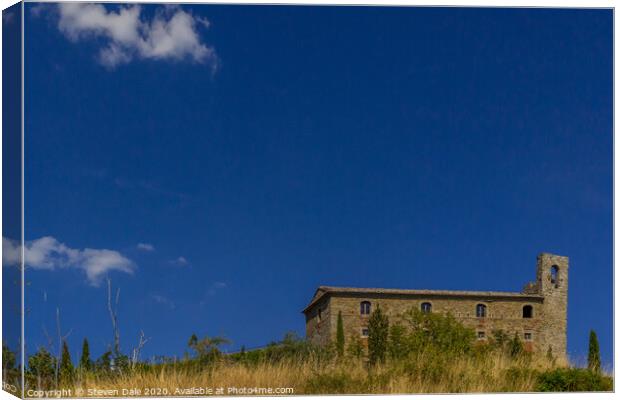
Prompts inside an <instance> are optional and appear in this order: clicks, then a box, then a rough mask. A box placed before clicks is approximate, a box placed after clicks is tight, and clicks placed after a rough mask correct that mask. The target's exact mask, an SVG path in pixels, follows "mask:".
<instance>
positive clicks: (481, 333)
mask: <svg viewBox="0 0 620 400" xmlns="http://www.w3.org/2000/svg"><path fill="white" fill-rule="evenodd" d="M485 337H486V335H485V333H484V332H483V331H480V332H478V340H484V338H485Z"/></svg>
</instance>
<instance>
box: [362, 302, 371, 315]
mask: <svg viewBox="0 0 620 400" xmlns="http://www.w3.org/2000/svg"><path fill="white" fill-rule="evenodd" d="M360 314H362V315H370V302H369V301H362V302H361V303H360Z"/></svg>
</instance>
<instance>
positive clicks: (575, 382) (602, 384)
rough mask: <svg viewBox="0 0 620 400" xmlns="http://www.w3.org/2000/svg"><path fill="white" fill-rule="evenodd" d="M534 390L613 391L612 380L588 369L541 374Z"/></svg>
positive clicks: (567, 369)
mask: <svg viewBox="0 0 620 400" xmlns="http://www.w3.org/2000/svg"><path fill="white" fill-rule="evenodd" d="M536 390H537V391H540V392H601V391H605V392H609V391H612V390H613V380H612V378H610V377H608V376H603V375H601V374H599V373H595V372H594V371H592V370H589V369H579V368H558V369H554V370H551V371H546V372H543V373H541V374H540V375H539V377H538V382H537V385H536Z"/></svg>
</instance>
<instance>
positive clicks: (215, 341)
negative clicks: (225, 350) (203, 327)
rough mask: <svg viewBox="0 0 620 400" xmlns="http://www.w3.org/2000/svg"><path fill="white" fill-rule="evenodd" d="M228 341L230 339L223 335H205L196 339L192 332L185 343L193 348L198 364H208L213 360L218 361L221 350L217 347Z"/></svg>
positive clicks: (220, 356)
mask: <svg viewBox="0 0 620 400" xmlns="http://www.w3.org/2000/svg"><path fill="white" fill-rule="evenodd" d="M227 343H230V340H228V339H226V338H224V337H219V336H215V337H209V336H205V337H203V338H202V339H198V337H197V336H196V334H192V336H191V337H190V338H189V341H188V343H187V345H188V346H189V347H190V348H191V349H192V350H194V353H195V354H196V360H197V361H198V362H199V363H200V364H208V363H212V362H214V361H218V360H220V359H221V358H222V352H221V351H220V349H219V347H220V346H221V345H223V344H227Z"/></svg>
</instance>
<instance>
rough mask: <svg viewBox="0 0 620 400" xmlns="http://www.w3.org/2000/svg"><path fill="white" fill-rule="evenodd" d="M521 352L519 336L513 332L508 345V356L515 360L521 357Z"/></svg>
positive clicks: (521, 344)
mask: <svg viewBox="0 0 620 400" xmlns="http://www.w3.org/2000/svg"><path fill="white" fill-rule="evenodd" d="M523 352H524V350H523V342H521V339H520V338H519V334H518V333H517V332H515V335H514V337H513V338H512V339H511V340H510V342H509V343H508V354H510V356H511V357H513V358H517V357H520V356H522V355H523V354H524V353H523Z"/></svg>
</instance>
